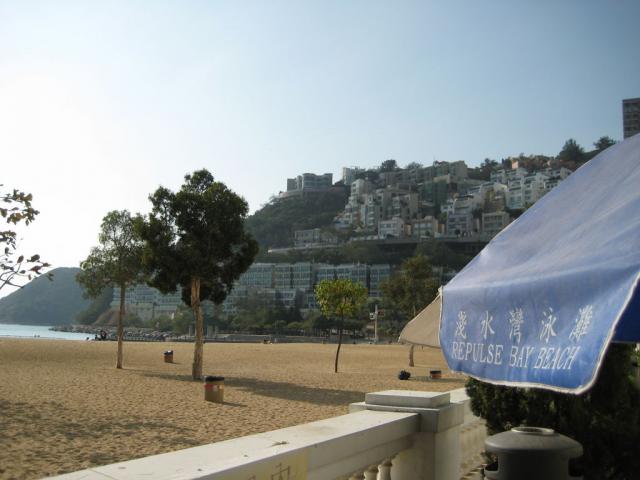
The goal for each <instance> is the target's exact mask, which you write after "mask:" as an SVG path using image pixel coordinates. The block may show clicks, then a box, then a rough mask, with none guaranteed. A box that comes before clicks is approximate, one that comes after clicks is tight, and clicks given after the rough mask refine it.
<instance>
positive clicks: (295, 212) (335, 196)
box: [246, 189, 349, 251]
mask: <svg viewBox="0 0 640 480" xmlns="http://www.w3.org/2000/svg"><path fill="white" fill-rule="evenodd" d="M348 197H349V190H348V189H344V190H341V191H330V192H323V193H319V194H313V195H307V196H304V197H296V198H289V199H286V200H274V201H273V202H271V203H269V204H267V205H265V206H264V207H262V208H261V209H260V210H258V211H257V212H256V213H254V214H253V215H251V216H250V217H248V218H247V223H246V226H247V230H248V231H250V232H251V233H252V234H253V236H254V237H255V239H256V240H257V241H258V243H259V244H260V249H261V250H264V251H266V250H267V249H268V248H271V247H289V246H291V245H293V232H294V231H295V230H305V229H310V228H320V227H328V226H330V225H331V223H332V221H333V218H334V217H335V216H336V215H337V214H338V213H339V212H341V211H342V210H344V206H345V203H346V202H347V198H348Z"/></svg>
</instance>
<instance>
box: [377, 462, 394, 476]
mask: <svg viewBox="0 0 640 480" xmlns="http://www.w3.org/2000/svg"><path fill="white" fill-rule="evenodd" d="M378 480H391V459H390V458H387V459H386V460H385V461H384V462H382V463H381V464H380V466H379V467H378Z"/></svg>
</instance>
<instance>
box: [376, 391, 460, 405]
mask: <svg viewBox="0 0 640 480" xmlns="http://www.w3.org/2000/svg"><path fill="white" fill-rule="evenodd" d="M364 401H365V403H366V404H367V405H385V406H388V407H410V408H436V407H440V406H442V405H446V404H448V403H449V402H450V397H449V392H420V391H412V390H384V391H382V392H373V393H367V394H366V395H365V397H364Z"/></svg>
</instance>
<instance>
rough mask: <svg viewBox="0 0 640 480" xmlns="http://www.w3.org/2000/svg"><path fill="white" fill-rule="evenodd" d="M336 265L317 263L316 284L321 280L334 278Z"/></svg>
mask: <svg viewBox="0 0 640 480" xmlns="http://www.w3.org/2000/svg"><path fill="white" fill-rule="evenodd" d="M335 278H336V267H335V265H327V264H322V263H321V264H318V265H317V266H316V284H318V283H320V282H321V281H323V280H335Z"/></svg>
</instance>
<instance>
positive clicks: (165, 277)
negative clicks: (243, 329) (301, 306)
mask: <svg viewBox="0 0 640 480" xmlns="http://www.w3.org/2000/svg"><path fill="white" fill-rule="evenodd" d="M184 179H185V182H184V184H183V185H182V187H181V188H180V190H179V191H178V192H175V193H174V192H172V191H170V190H169V189H167V188H164V187H159V188H158V189H157V190H156V191H155V192H154V193H153V194H152V195H151V196H150V197H149V200H150V201H151V203H152V206H153V208H152V211H151V213H150V214H149V218H148V220H147V221H145V222H140V223H139V228H140V233H141V236H142V238H143V239H144V240H145V250H144V264H145V268H146V271H147V273H148V274H149V280H148V283H149V285H151V286H153V287H155V288H157V289H158V290H160V291H161V292H163V293H170V292H175V291H176V289H177V288H178V287H180V288H181V290H182V299H183V300H184V302H185V303H186V304H187V305H189V306H190V307H191V309H192V311H193V317H194V318H195V323H196V328H195V334H196V335H195V337H196V338H195V347H194V354H193V366H192V372H191V373H192V376H193V379H194V380H198V379H200V378H201V377H202V357H203V343H204V322H203V316H202V309H201V308H200V302H201V301H202V300H211V301H212V302H213V303H215V304H217V305H219V304H221V303H222V302H223V301H224V299H225V298H226V296H227V294H228V293H229V292H230V291H231V289H232V288H233V284H234V281H235V280H237V279H238V278H239V277H240V275H241V274H242V273H244V272H245V271H246V270H247V269H248V268H249V266H250V265H251V263H252V262H253V260H254V258H255V256H256V254H257V253H258V244H257V242H256V241H255V240H254V239H253V237H252V236H251V235H250V234H249V233H247V232H246V231H245V228H244V226H245V225H244V222H245V218H246V216H247V212H248V209H249V207H248V205H247V202H246V201H245V200H244V199H243V198H242V197H240V196H238V195H236V194H235V193H234V192H232V191H231V190H229V189H228V188H227V186H226V185H225V184H224V183H222V182H216V181H214V178H213V175H211V173H209V172H208V171H207V170H198V171H196V172H193V173H192V174H190V175H186V176H185V177H184Z"/></svg>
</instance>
